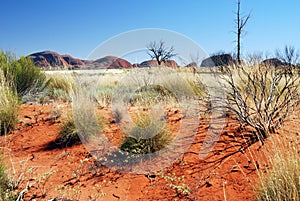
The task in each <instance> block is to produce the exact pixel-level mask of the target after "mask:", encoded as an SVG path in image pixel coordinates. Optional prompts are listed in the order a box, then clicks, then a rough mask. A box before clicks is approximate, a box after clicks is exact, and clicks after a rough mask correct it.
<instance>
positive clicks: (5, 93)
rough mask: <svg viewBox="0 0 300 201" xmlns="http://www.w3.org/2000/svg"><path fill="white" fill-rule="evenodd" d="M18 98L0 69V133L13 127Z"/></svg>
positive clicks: (16, 114)
mask: <svg viewBox="0 0 300 201" xmlns="http://www.w3.org/2000/svg"><path fill="white" fill-rule="evenodd" d="M18 108H19V100H18V97H17V96H16V95H15V94H14V93H13V92H12V91H11V90H10V87H9V86H8V84H7V82H6V79H5V77H4V75H3V72H2V71H1V70H0V135H3V134H6V133H7V132H8V131H10V130H12V129H14V127H15V125H16V123H17V119H18Z"/></svg>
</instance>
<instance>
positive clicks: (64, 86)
mask: <svg viewBox="0 0 300 201" xmlns="http://www.w3.org/2000/svg"><path fill="white" fill-rule="evenodd" d="M74 88H75V81H74V76H73V75H69V74H53V75H49V84H48V86H47V90H48V94H49V96H50V97H51V98H54V99H60V100H71V92H72V91H73V90H74Z"/></svg>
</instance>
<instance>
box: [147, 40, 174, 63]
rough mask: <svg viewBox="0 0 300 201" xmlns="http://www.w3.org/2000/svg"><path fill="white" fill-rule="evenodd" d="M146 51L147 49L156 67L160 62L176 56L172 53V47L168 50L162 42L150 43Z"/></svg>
mask: <svg viewBox="0 0 300 201" xmlns="http://www.w3.org/2000/svg"><path fill="white" fill-rule="evenodd" d="M147 49H148V55H149V56H150V57H151V58H152V59H155V60H156V61H157V63H158V65H161V63H162V62H165V61H167V60H169V59H170V58H172V57H174V56H176V55H177V54H176V53H174V48H173V46H172V47H170V48H168V47H166V46H165V42H164V41H162V40H161V41H159V42H156V41H154V42H151V43H150V44H149V45H148V46H147Z"/></svg>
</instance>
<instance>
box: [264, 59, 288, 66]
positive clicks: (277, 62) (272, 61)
mask: <svg viewBox="0 0 300 201" xmlns="http://www.w3.org/2000/svg"><path fill="white" fill-rule="evenodd" d="M261 65H268V66H275V67H279V66H289V65H290V64H288V63H286V62H283V61H281V60H280V59H277V58H271V59H266V60H264V61H262V62H261Z"/></svg>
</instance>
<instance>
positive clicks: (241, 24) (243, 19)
mask: <svg viewBox="0 0 300 201" xmlns="http://www.w3.org/2000/svg"><path fill="white" fill-rule="evenodd" d="M237 5H238V6H237V12H236V20H235V23H236V25H237V31H236V32H235V34H236V35H237V62H238V64H240V63H241V37H242V33H243V31H244V28H245V26H246V24H247V22H248V21H249V19H250V16H251V14H250V13H249V14H248V15H245V16H242V14H241V0H238V2H237Z"/></svg>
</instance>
